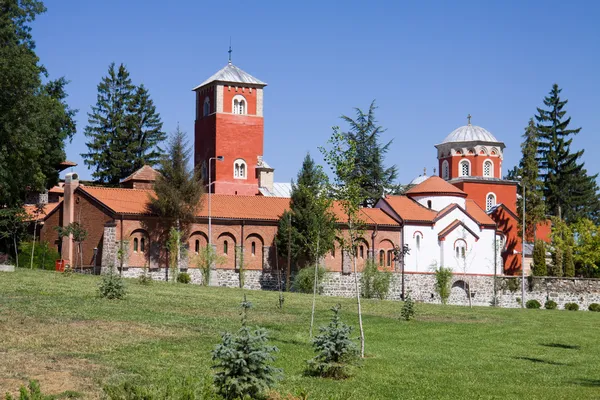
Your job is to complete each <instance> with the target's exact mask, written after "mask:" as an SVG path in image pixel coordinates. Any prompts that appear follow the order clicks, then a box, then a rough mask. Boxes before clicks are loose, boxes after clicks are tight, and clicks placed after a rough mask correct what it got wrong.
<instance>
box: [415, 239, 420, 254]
mask: <svg viewBox="0 0 600 400" xmlns="http://www.w3.org/2000/svg"><path fill="white" fill-rule="evenodd" d="M415 241H416V242H417V243H416V244H417V250H421V236H420V235H417V237H416V238H415Z"/></svg>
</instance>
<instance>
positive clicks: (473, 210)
mask: <svg viewBox="0 0 600 400" xmlns="http://www.w3.org/2000/svg"><path fill="white" fill-rule="evenodd" d="M466 208H467V213H469V215H470V216H471V217H473V218H474V219H475V220H476V221H477V222H479V223H480V224H481V225H496V223H495V222H494V220H493V219H492V218H490V216H489V215H487V213H486V212H485V211H483V209H482V208H481V207H479V206H478V205H477V203H475V201H474V200H471V199H467V201H466Z"/></svg>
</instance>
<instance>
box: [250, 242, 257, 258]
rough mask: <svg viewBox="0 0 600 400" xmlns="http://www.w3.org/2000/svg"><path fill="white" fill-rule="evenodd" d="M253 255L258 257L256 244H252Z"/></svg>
mask: <svg viewBox="0 0 600 400" xmlns="http://www.w3.org/2000/svg"><path fill="white" fill-rule="evenodd" d="M251 247H252V255H253V256H255V255H256V243H255V242H252V246H251Z"/></svg>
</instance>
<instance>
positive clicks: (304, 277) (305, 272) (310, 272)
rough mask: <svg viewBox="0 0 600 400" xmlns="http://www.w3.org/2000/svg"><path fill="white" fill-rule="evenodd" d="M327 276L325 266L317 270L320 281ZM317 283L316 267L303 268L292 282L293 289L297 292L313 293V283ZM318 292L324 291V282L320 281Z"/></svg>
mask: <svg viewBox="0 0 600 400" xmlns="http://www.w3.org/2000/svg"><path fill="white" fill-rule="evenodd" d="M324 277H325V268H323V267H319V268H318V270H317V279H318V282H323V278H324ZM314 284H315V267H314V266H312V267H306V268H302V269H301V270H300V271H298V273H297V274H296V276H295V277H294V282H293V283H292V289H293V290H294V291H295V292H300V293H312V292H313V285H314ZM317 293H319V294H321V293H323V284H322V283H319V284H318V285H317Z"/></svg>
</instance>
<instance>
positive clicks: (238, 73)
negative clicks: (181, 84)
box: [192, 62, 267, 90]
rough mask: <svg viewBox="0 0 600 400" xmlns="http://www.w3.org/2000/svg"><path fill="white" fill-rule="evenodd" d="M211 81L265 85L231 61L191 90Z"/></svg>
mask: <svg viewBox="0 0 600 400" xmlns="http://www.w3.org/2000/svg"><path fill="white" fill-rule="evenodd" d="M211 82H227V83H247V84H251V85H258V86H266V85H267V84H266V83H265V82H263V81H261V80H260V79H257V78H255V77H253V76H252V75H250V74H249V73H247V72H246V71H243V70H242V69H240V68H238V67H236V66H235V65H233V64H232V63H231V62H230V63H229V64H227V65H226V66H225V67H223V68H221V69H220V70H219V71H218V72H217V73H216V74H214V75H213V76H211V77H210V78H208V79H207V80H205V81H204V82H202V83H201V84H199V85H198V86H196V87H195V88H194V89H192V90H196V89H199V88H201V87H202V86H205V85H208V84H209V83H211Z"/></svg>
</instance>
